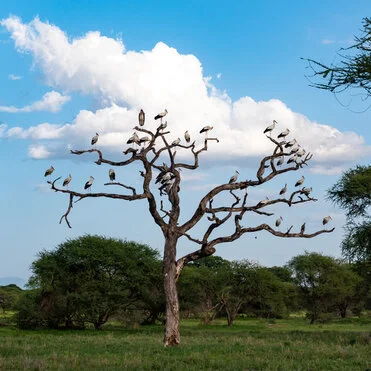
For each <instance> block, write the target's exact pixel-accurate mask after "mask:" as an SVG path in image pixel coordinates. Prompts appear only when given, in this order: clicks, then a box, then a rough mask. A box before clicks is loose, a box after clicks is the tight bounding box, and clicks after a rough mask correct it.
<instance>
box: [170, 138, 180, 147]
mask: <svg viewBox="0 0 371 371" xmlns="http://www.w3.org/2000/svg"><path fill="white" fill-rule="evenodd" d="M179 143H180V138H178V139H175V140H174V142H173V143H171V145H172V146H177V145H178V144H179Z"/></svg>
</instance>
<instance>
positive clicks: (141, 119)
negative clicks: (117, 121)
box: [138, 109, 146, 126]
mask: <svg viewBox="0 0 371 371" xmlns="http://www.w3.org/2000/svg"><path fill="white" fill-rule="evenodd" d="M145 120H146V114H145V113H144V111H143V110H142V109H141V110H140V112H139V115H138V121H139V125H140V126H143V125H144V121H145Z"/></svg>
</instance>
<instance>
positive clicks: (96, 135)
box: [91, 133, 99, 146]
mask: <svg viewBox="0 0 371 371" xmlns="http://www.w3.org/2000/svg"><path fill="white" fill-rule="evenodd" d="M98 137H99V134H98V133H95V135H94V136H93V138H91V145H92V146H94V144H96V143H97V142H98Z"/></svg>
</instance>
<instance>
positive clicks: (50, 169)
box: [44, 166, 54, 176]
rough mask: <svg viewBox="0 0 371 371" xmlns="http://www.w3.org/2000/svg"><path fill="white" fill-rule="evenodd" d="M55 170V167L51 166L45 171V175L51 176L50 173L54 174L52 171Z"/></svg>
mask: <svg viewBox="0 0 371 371" xmlns="http://www.w3.org/2000/svg"><path fill="white" fill-rule="evenodd" d="M53 171H54V167H53V166H50V168H49V169H48V170H46V171H45V174H44V176H50V175H52V172H53Z"/></svg>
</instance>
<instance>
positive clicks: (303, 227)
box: [300, 223, 305, 234]
mask: <svg viewBox="0 0 371 371" xmlns="http://www.w3.org/2000/svg"><path fill="white" fill-rule="evenodd" d="M304 232H305V223H303V225H302V226H301V228H300V234H304Z"/></svg>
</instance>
